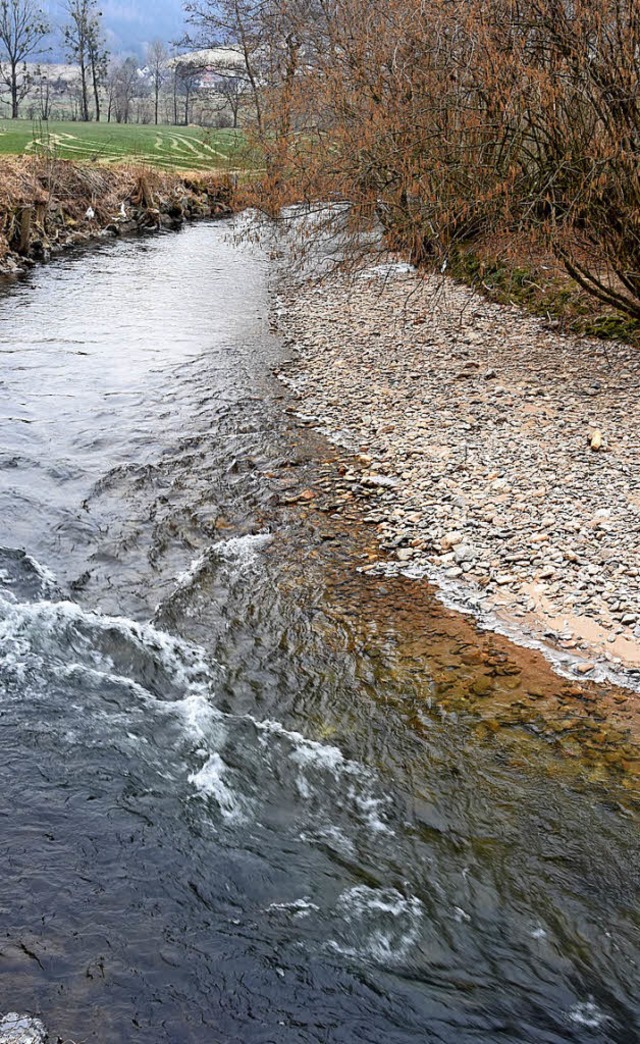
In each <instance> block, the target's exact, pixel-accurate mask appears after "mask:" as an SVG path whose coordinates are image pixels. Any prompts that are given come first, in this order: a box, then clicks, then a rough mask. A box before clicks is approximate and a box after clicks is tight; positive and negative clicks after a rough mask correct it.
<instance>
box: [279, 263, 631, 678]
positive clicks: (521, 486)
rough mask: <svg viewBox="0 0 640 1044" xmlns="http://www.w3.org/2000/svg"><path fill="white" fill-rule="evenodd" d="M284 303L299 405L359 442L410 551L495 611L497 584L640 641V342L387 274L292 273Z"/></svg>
mask: <svg viewBox="0 0 640 1044" xmlns="http://www.w3.org/2000/svg"><path fill="white" fill-rule="evenodd" d="M280 301H281V303H282V305H283V307H282V309H281V310H280V311H279V313H278V324H279V328H280V330H281V332H282V333H283V334H284V335H285V337H286V338H287V339H288V340H289V341H290V342H291V343H292V344H295V346H296V357H295V358H294V360H293V363H292V364H291V365H288V366H287V367H286V371H283V373H282V375H281V377H282V379H283V380H284V381H285V383H286V384H287V385H288V387H289V388H290V390H291V392H292V394H293V395H294V396H295V397H296V400H297V401H296V408H297V410H298V412H299V413H302V414H303V415H305V416H310V417H315V418H316V421H315V423H316V424H317V426H318V427H320V428H321V429H322V430H323V431H325V432H328V433H329V434H330V436H331V433H332V432H333V433H335V438H336V441H339V442H340V443H341V444H342V445H346V444H349V445H352V446H354V447H357V448H358V451H359V452H360V453H361V457H360V466H361V468H362V470H361V471H355V470H354V471H353V472H351V471H349V472H348V474H349V479H351V478H352V477H353V482H350V486H356V485H357V486H358V488H359V489H360V490H363V489H364V490H366V491H367V493H368V495H369V497H370V501H371V509H373V508H374V503H375V512H374V511H372V517H375V518H376V519H380V520H381V521H378V522H377V524H378V531H379V534H380V540H381V542H382V543H383V544H385V545H386V546H387V547H389V548H391V549H395V555H396V557H397V559H398V560H399V561H409V560H411V561H412V562H413V561H415V562H416V563H418V564H420V565H425V566H429V567H431V568H432V570H436V569H441V570H442V573H443V575H444V576H445V577H446V578H447V579H460V578H461V577H464V584H465V585H466V589H467V590H468V591H469V594H470V595H471V594H472V593H473V595H474V597H475V598H476V601H477V600H478V599H480V603H481V604H484V605H486V606H487V607H489V608H490V607H491V604H492V598H493V597H494V596H495V592H496V588H500V590H501V597H503V598H504V599H505V604H510V605H511V606H512V609H513V611H523V610H524V611H527V612H532V611H534V610H535V611H536V612H538V611H539V610H538V606H539V605H540V604H541V603H544V605H546V606H547V607H548V611H549V613H550V614H552V615H553V616H554V617H555V619H556V620H562V619H563V618H565V617H566V616H567V615H570V616H571V617H572V619H576V620H577V621H578V622H579V620H580V617H581V616H584V617H585V619H586V618H587V617H588V624H589V627H590V628H592V627H593V624H594V623H596V624H597V625H598V627H599V628H600V629H601V630H602V631H604V633H605V636H610V635H612V634H615V633H617V632H618V631H622V633H624V634H625V636H626V637H627V638H629V637H632V635H633V630H632V629H633V628H636V627H637V625H638V621H639V620H640V570H639V568H638V546H639V539H638V532H639V531H640V440H638V438H637V415H638V410H637V401H636V392H635V389H636V388H637V387H638V383H639V382H640V353H639V352H637V351H636V350H635V349H632V348H630V347H629V346H627V345H624V344H618V343H613V342H612V343H609V344H608V345H607V347H606V352H605V351H604V350H603V348H602V345H601V344H600V343H599V342H596V341H589V340H588V339H587V338H573V337H570V336H564V335H562V334H561V333H559V332H558V330H557V329H555V328H549V324H547V323H545V321H544V320H542V319H538V318H535V317H531V316H528V315H525V314H524V313H521V312H520V311H519V310H517V309H515V308H506V307H502V306H500V305H497V304H493V303H491V302H488V301H486V300H484V299H483V298H481V297H479V296H478V295H476V294H475V293H474V292H473V291H472V290H471V289H469V288H468V287H465V286H463V285H460V284H456V283H454V282H453V281H449V280H448V279H447V278H446V277H445V279H444V290H443V280H442V278H441V277H438V278H437V279H436V278H432V277H429V276H420V275H418V274H416V273H412V272H406V273H404V274H401V275H397V276H394V277H393V278H389V279H388V280H386V281H385V283H384V286H381V285H380V281H379V280H375V279H368V280H357V281H356V282H355V283H354V281H353V280H352V279H351V278H349V277H348V276H340V275H339V274H337V275H333V276H331V277H327V279H326V280H325V281H324V282H322V283H320V284H301V283H295V284H294V283H290V284H289V285H288V286H287V285H285V284H283V285H282V288H281V294H280ZM327 317H330V323H329V322H328V321H327ZM457 375H464V379H457ZM497 381H499V383H496V382H497ZM596 384H598V386H599V387H598V390H597V395H596V397H595V398H588V397H589V396H592V395H594V394H595V393H594V390H593V389H594V387H595V385H596ZM587 401H588V409H586V408H585V403H586V402H587ZM597 433H599V434H600V437H601V441H600V445H599V447H598V449H597V451H596V450H595V447H594V448H592V443H593V440H594V436H595V435H596V434H597ZM597 441H598V440H596V442H597ZM399 536H401V537H402V541H403V546H402V547H398V545H397V544H396V543H394V541H396V540H397V538H398V537H399ZM407 545H408V546H407ZM531 591H535V593H536V599H535V600H533V599H531V598H530V592H531ZM492 592H493V593H492ZM554 626H555V629H556V630H558V631H560V630H562V627H561V625H557V624H556V625H554ZM629 629H631V630H629ZM573 630H574V631H575V635H574V638H573V639H572V640H576V641H577V640H582V639H581V637H580V628H579V626H578V624H576V626H574V627H573ZM638 637H640V635H639V636H638ZM591 655H592V657H594V654H593V653H592V654H591ZM581 666H585V668H586V665H581ZM590 670H593V664H591V665H590V666H589V669H588V670H585V673H589V671H590Z"/></svg>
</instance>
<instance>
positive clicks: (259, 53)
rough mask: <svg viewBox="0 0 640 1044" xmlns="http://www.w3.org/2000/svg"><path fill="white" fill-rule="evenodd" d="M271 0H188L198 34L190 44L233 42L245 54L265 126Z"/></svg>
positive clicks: (247, 72) (248, 81)
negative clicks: (265, 90) (269, 0)
mask: <svg viewBox="0 0 640 1044" xmlns="http://www.w3.org/2000/svg"><path fill="white" fill-rule="evenodd" d="M268 7H269V3H268V0H267V2H265V3H262V2H260V0H188V2H187V3H185V5H184V9H185V11H186V13H187V20H188V21H189V23H190V24H191V25H192V26H193V27H194V29H195V31H196V35H195V38H194V39H190V40H189V41H188V42H189V43H190V44H195V43H199V44H200V45H204V46H205V47H219V46H225V45H231V46H233V47H236V48H237V49H238V51H239V53H240V54H241V56H242V61H243V65H244V75H245V77H246V84H247V89H248V92H249V93H250V95H251V99H252V102H253V108H254V111H255V116H256V121H257V124H258V128H259V129H260V130H261V129H262V93H263V92H262V90H261V88H262V87H263V86H264V83H265V79H266V70H265V69H264V68H263V67H262V66H263V65H264V58H265V55H266V53H267V50H268V47H267V44H268V40H269V37H270V33H271V31H272V29H273V26H272V24H271V23H270V20H269V18H268V16H267V8H268Z"/></svg>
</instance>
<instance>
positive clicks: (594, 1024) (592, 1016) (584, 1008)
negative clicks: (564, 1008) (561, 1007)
mask: <svg viewBox="0 0 640 1044" xmlns="http://www.w3.org/2000/svg"><path fill="white" fill-rule="evenodd" d="M568 1015H569V1020H570V1021H571V1022H573V1023H575V1024H576V1025H577V1026H585V1027H586V1028H587V1029H598V1028H599V1027H600V1026H602V1024H603V1023H604V1022H607V1021H608V1019H607V1016H606V1015H605V1014H604V1012H603V1011H601V1010H600V1008H599V1007H598V1006H597V1004H596V1003H595V1001H594V1000H593V997H589V999H588V1000H586V1001H581V1002H580V1003H579V1004H576V1005H575V1006H574V1007H573V1008H571V1009H570V1011H569V1013H568Z"/></svg>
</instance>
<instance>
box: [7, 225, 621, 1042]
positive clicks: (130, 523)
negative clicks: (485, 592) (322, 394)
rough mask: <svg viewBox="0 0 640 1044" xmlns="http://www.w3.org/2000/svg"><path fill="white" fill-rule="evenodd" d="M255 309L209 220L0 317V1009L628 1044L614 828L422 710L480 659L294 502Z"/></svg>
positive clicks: (520, 762)
mask: <svg viewBox="0 0 640 1044" xmlns="http://www.w3.org/2000/svg"><path fill="white" fill-rule="evenodd" d="M269 303H270V265H269V262H268V261H267V259H266V258H265V257H263V256H262V255H261V253H260V252H259V251H258V250H255V249H253V248H250V247H249V246H246V245H241V244H240V245H239V244H238V243H237V242H236V241H235V239H234V236H233V235H231V234H230V228H229V226H228V225H225V224H224V223H217V224H213V223H212V224H200V225H197V226H193V227H190V228H188V229H187V230H186V231H184V232H183V233H181V234H180V235H176V236H162V237H159V238H155V239H148V240H144V241H122V242H119V243H116V244H112V245H109V246H105V247H104V248H102V249H100V250H97V251H94V252H91V253H84V254H81V255H77V256H75V257H71V258H67V259H66V260H63V261H59V262H55V263H53V264H50V265H48V266H46V267H41V268H38V269H36V270H34V271H33V272H32V273H31V274H30V276H29V277H28V278H25V279H23V280H20V281H18V282H16V283H15V284H13V285H10V286H8V287H7V288H6V289H5V290H4V291H3V293H2V297H1V298H0V319H1V327H0V353H1V359H2V366H1V369H0V744H1V747H0V827H1V830H2V845H1V847H0V973H1V978H0V1012H7V1011H19V1012H30V1013H34V1014H39V1015H40V1016H41V1017H42V1019H43V1020H44V1022H45V1023H46V1025H47V1027H48V1029H49V1032H50V1034H51V1039H52V1040H55V1039H59V1040H62V1041H71V1040H73V1041H80V1040H81V1041H96V1042H105V1044H107V1042H109V1044H116V1042H125V1041H126V1042H129V1041H139V1042H141V1044H142V1042H144V1044H164V1042H171V1044H191V1042H193V1044H196V1042H197V1044H214V1042H215V1044H232V1042H233V1044H276V1042H277V1044H285V1042H286V1044H290V1042H291V1044H307V1042H309V1044H311V1042H313V1044H316V1042H317V1044H355V1042H367V1044H378V1042H379V1044H406V1042H409V1041H411V1042H416V1041H421V1042H422V1041H425V1042H445V1044H471V1042H483V1044H489V1042H491V1044H493V1042H496V1041H501V1042H505V1044H506V1042H513V1044H524V1042H531V1044H557V1042H560V1041H576V1042H581V1044H582V1042H585V1044H588V1042H594V1041H598V1042H601V1041H611V1042H614V1041H615V1042H619V1044H632V1042H634V1041H637V1040H640V979H639V975H638V962H639V960H640V932H639V927H640V915H639V909H640V907H639V905H638V899H639V890H640V889H639V884H640V880H639V878H640V843H639V835H638V813H637V810H636V807H635V806H634V805H633V804H624V803H623V802H620V800H619V799H618V794H617V791H616V789H615V787H614V784H613V783H611V784H609V782H608V781H607V779H606V778H604V777H603V778H600V777H599V779H598V781H596V780H595V777H594V779H593V780H592V781H591V782H590V780H589V779H588V778H586V777H584V776H581V777H580V785H578V778H577V776H575V778H574V776H572V775H571V773H569V774H567V772H566V771H565V770H564V768H563V767H562V766H563V765H564V763H565V762H567V761H569V762H570V761H571V758H570V757H569V754H566V756H565V757H564V758H561V756H560V754H557V753H556V752H555V750H554V751H551V752H549V747H548V744H545V741H544V738H542V737H536V735H535V734H533V733H531V734H530V735H528V736H527V737H526V745H525V746H523V745H522V744H523V743H525V739H521V740H519V741H518V744H517V749H516V748H514V744H513V741H512V737H511V738H510V736H511V734H510V732H509V730H504V736H502V735H500V736H498V737H496V736H495V735H490V736H489V737H487V734H486V733H483V732H482V731H481V730H478V729H477V728H475V727H474V724H473V718H474V715H473V714H472V713H470V714H469V715H467V716H465V714H464V713H463V712H461V711H460V710H457V711H456V710H455V709H452V708H451V707H449V708H448V709H446V708H445V707H444V706H443V705H442V703H440V702H439V700H438V698H437V697H438V691H441V690H442V686H443V684H444V683H443V680H442V679H443V678H445V681H446V678H447V677H455V678H460V679H462V681H461V684H463V685H464V684H467V682H468V681H469V676H468V670H469V668H468V667H465V666H464V664H463V663H462V661H461V660H460V656H459V650H460V649H461V648H463V647H464V648H465V649H467V650H468V649H470V648H471V649H472V651H473V647H474V642H475V643H476V644H477V646H478V648H480V646H481V645H482V642H484V641H485V639H484V638H482V636H480V635H478V636H477V637H476V638H474V637H473V629H472V628H471V625H469V624H466V623H465V624H464V628H465V630H464V635H463V637H462V638H461V637H460V632H457V633H456V636H453V632H452V631H451V628H452V627H454V622H452V621H453V617H452V615H451V614H449V615H448V616H447V615H446V614H444V611H442V615H441V616H439V615H438V610H437V609H436V608H435V607H433V606H432V607H431V608H429V606H427V608H426V609H425V611H424V613H423V615H422V617H421V623H420V628H421V631H420V634H419V635H416V634H415V633H414V632H415V628H416V624H415V617H411V618H410V619H408V620H407V619H406V614H405V618H403V619H402V620H401V618H402V616H403V605H402V604H400V602H401V593H400V594H399V593H398V590H399V589H396V588H394V587H393V583H392V582H391V581H390V582H389V583H388V584H387V585H386V586H385V584H386V581H384V580H383V579H380V578H378V579H375V578H371V579H369V580H368V581H367V584H368V585H369V586H368V588H367V590H368V591H369V595H368V596H367V597H366V598H365V597H364V595H363V593H362V590H363V589H360V588H358V587H357V583H358V582H359V581H356V580H355V579H354V569H353V565H354V556H357V554H358V553H359V552H358V544H357V540H356V537H355V535H353V534H352V533H350V531H349V528H348V527H345V526H343V527H342V528H340V526H339V525H338V523H336V524H335V526H333V527H332V522H331V519H330V517H329V516H323V521H322V523H321V524H316V523H313V524H312V523H311V522H310V521H309V518H308V517H307V516H306V513H305V511H304V510H302V509H301V505H302V507H304V497H303V498H302V500H300V501H299V500H298V499H297V497H298V494H299V493H300V491H304V490H305V488H306V486H307V485H308V484H309V483H310V482H311V481H312V480H313V478H314V476H317V475H318V474H320V473H321V471H322V468H325V470H326V469H330V467H331V462H332V458H331V453H332V452H333V451H332V450H331V448H330V447H329V446H328V445H326V444H324V443H323V442H322V440H321V439H320V437H319V436H318V437H316V436H314V435H313V434H311V433H305V431H303V430H301V429H299V428H296V426H295V424H294V423H293V421H292V418H291V414H290V413H289V412H287V399H286V397H285V393H284V391H283V389H282V387H281V386H280V385H279V383H278V382H277V381H276V380H275V379H274V377H273V376H272V371H273V369H274V367H277V366H278V365H279V364H280V362H281V361H282V359H283V355H284V351H285V349H284V347H283V346H282V344H281V343H280V341H279V340H278V338H277V336H275V335H274V333H273V332H272V331H271V329H270V325H269ZM289 491H292V492H293V493H294V494H295V496H294V495H290V496H289V495H288V492H289ZM287 501H290V502H291V503H289V504H288V503H287ZM294 502H295V503H294ZM363 583H364V581H363ZM354 585H356V586H354ZM403 590H404V589H403ZM402 597H405V596H404V595H402ZM376 599H377V600H378V601H379V602H380V604H381V605H383V608H375V607H373V608H372V603H373V602H376ZM430 604H431V603H430ZM354 607H355V608H354ZM394 614H395V615H394ZM447 621H448V622H447ZM455 626H457V625H455ZM460 626H462V625H460ZM402 634H403V635H404V638H403V639H402V641H401V638H402ZM398 635H400V638H399V637H398ZM417 638H420V639H421V643H422V644H421V646H420V648H418V649H417V650H416V647H415V640H416V639H417ZM403 641H404V645H403V644H402V642H403ZM411 641H413V642H414V645H413V647H412V648H413V653H412V655H411V657H410V658H409V659H407V656H405V657H404V660H403V661H402V663H400V662H399V659H398V657H399V653H398V650H399V649H403V648H404V649H405V652H406V648H408V645H410V644H411ZM461 643H462V644H461ZM505 646H506V643H505ZM501 648H502V647H501ZM500 656H501V657H503V659H504V657H505V656H507V657H508V652H507V653H505V652H504V651H503V652H501V653H500ZM434 657H435V658H434ZM499 658H500V657H499ZM465 662H466V663H467V665H468V664H472V663H473V662H474V658H473V656H467V659H466V661H465ZM529 670H530V671H532V670H533V668H529ZM540 670H542V668H540ZM465 671H467V673H466V674H465ZM438 672H439V674H438ZM460 672H462V673H460ZM498 673H500V672H498ZM510 673H511V672H510V671H509V670H506V669H505V670H504V671H503V672H502V674H503V676H504V678H505V679H506V680H508V678H509V675H510ZM525 674H526V670H525ZM520 675H522V668H521V669H520ZM438 679H439V680H438ZM535 680H536V679H535V678H533V677H527V678H526V679H525V681H526V684H527V685H528V686H529V688H531V687H532V686H533V685H534V682H535ZM505 683H506V682H505ZM545 684H547V685H548V684H549V681H548V679H547V680H546V681H545ZM557 684H558V687H560V685H561V683H560V680H558V683H557ZM438 686H440V690H439V688H438ZM445 687H446V686H445ZM427 691H428V692H430V693H431V694H432V696H433V698H426V697H425V692H427ZM505 691H506V690H505ZM536 744H538V745H539V747H540V751H541V756H540V758H538V757H537V755H536V753H535V749H534V748H535V746H536ZM543 748H544V750H543ZM523 751H524V753H523ZM543 755H544V756H543ZM556 761H557V766H558V770H557V771H555V770H554V768H553V766H554V764H555V762H556ZM574 761H575V758H574Z"/></svg>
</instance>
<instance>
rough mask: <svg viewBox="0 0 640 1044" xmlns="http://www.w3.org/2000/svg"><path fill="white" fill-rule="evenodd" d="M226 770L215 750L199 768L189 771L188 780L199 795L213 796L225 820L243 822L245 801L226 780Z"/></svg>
mask: <svg viewBox="0 0 640 1044" xmlns="http://www.w3.org/2000/svg"><path fill="white" fill-rule="evenodd" d="M228 772H229V767H228V765H227V764H226V762H225V761H224V760H223V758H222V756H221V755H220V754H218V753H217V752H216V753H214V754H211V755H210V756H209V757H208V758H207V760H206V762H205V763H204V765H203V766H202V768H201V769H199V770H198V771H197V772H192V773H191V775H190V776H189V782H190V783H192V784H193V786H194V787H195V788H196V790H198V791H199V792H200V794H201V795H203V796H205V797H209V798H213V800H214V801H215V802H216V804H217V805H218V808H219V809H220V812H221V814H222V815H223V817H224V818H225V819H226V820H229V821H231V822H236V823H244V822H246V819H247V811H248V809H247V802H246V799H243V798H240V797H239V796H238V794H237V793H236V791H235V790H233V788H232V787H231V786H229V784H228V783H227V782H226V780H225V776H226V775H227V774H228Z"/></svg>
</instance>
